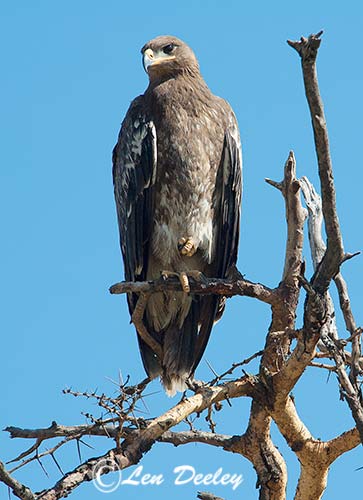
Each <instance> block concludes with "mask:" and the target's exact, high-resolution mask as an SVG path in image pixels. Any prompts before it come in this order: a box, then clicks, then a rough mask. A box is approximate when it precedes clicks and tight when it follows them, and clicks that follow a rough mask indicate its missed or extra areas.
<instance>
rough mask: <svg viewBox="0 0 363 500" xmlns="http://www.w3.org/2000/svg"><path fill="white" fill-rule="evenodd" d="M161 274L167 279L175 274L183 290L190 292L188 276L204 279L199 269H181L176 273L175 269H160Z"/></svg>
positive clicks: (197, 279) (198, 279)
mask: <svg viewBox="0 0 363 500" xmlns="http://www.w3.org/2000/svg"><path fill="white" fill-rule="evenodd" d="M161 276H162V277H163V278H165V279H168V278H170V277H171V276H176V277H177V278H178V279H179V281H180V284H181V287H182V289H183V292H185V293H189V292H190V284H189V277H190V278H193V279H194V280H195V281H199V282H202V281H203V280H204V275H203V273H202V272H200V271H186V272H185V271H182V272H180V273H176V272H175V271H161Z"/></svg>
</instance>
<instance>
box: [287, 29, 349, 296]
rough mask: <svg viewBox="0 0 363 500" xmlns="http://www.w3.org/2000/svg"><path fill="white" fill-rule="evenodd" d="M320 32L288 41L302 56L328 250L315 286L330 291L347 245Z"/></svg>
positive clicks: (316, 277) (321, 292) (318, 270)
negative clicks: (323, 91) (320, 69)
mask: <svg viewBox="0 0 363 500" xmlns="http://www.w3.org/2000/svg"><path fill="white" fill-rule="evenodd" d="M321 35H322V31H320V32H319V33H317V34H316V35H310V36H309V37H308V38H301V39H300V41H298V42H291V41H289V42H288V43H289V45H290V46H291V47H293V48H294V49H295V50H297V52H298V53H299V55H300V57H301V64H302V70H303V78H304V85H305V93H306V98H307V101H308V105H309V109H310V115H311V119H312V125H313V130H314V140H315V150H316V154H317V158H318V165H319V177H320V184H321V194H322V209H323V215H324V222H325V230H326V234H327V250H326V253H325V255H324V258H323V260H322V262H321V265H320V266H319V268H318V269H317V272H316V274H315V277H314V281H313V285H314V288H315V289H316V290H317V291H318V292H319V293H320V294H323V293H324V292H326V291H327V289H328V287H329V284H330V281H331V279H332V278H333V277H334V276H335V275H336V274H337V273H338V272H339V268H340V265H341V263H342V262H343V260H344V247H343V240H342V236H341V232H340V226H339V219H338V215H337V209H336V195H335V187H334V179H333V168H332V161H331V157H330V148H329V139H328V130H327V126H326V121H325V114H324V107H323V102H322V99H321V96H320V92H319V85H318V78H317V72H316V56H317V53H318V48H319V46H320V43H321V40H320V36H321Z"/></svg>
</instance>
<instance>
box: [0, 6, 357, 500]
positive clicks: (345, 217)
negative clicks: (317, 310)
mask: <svg viewBox="0 0 363 500" xmlns="http://www.w3.org/2000/svg"><path fill="white" fill-rule="evenodd" d="M1 11H2V13H1V20H0V28H1V29H0V39H1V45H2V47H3V50H2V76H1V78H0V86H1V98H2V99H1V100H2V103H1V118H0V120H1V130H2V133H1V139H0V141H1V153H0V154H1V170H0V174H1V177H2V178H1V183H0V186H1V187H0V189H1V196H0V204H1V214H2V224H1V225H2V236H3V238H2V245H1V247H0V253H1V262H2V264H3V265H2V271H1V277H2V279H1V304H2V314H1V318H0V323H1V330H2V332H3V334H2V350H1V354H0V356H1V362H0V374H1V380H2V381H3V384H2V398H1V403H0V408H1V411H0V427H1V428H4V427H5V426H7V425H18V426H23V427H42V426H48V425H50V423H51V421H52V420H56V421H57V422H59V423H62V424H68V425H70V424H77V423H83V422H84V417H83V416H82V415H81V412H82V411H86V412H93V413H94V414H95V415H97V416H98V414H99V412H98V409H97V407H95V406H94V405H93V404H92V403H91V402H89V401H85V400H80V399H75V398H71V397H70V396H64V395H62V393H61V391H62V389H63V388H64V387H67V386H72V387H73V388H74V389H79V390H85V389H89V390H93V389H95V388H98V389H99V391H107V392H109V393H112V392H113V391H114V390H115V386H114V385H113V383H112V382H111V381H110V379H117V377H118V373H119V370H120V371H121V372H122V374H123V376H124V377H126V376H127V375H128V374H130V376H131V379H132V381H134V382H136V381H139V380H140V379H141V378H142V377H143V376H144V374H143V369H142V366H141V361H140V359H139V354H138V350H137V344H136V339H135V334H134V331H133V328H132V327H131V326H130V325H129V318H128V312H127V307H126V303H125V300H124V298H120V297H113V296H110V295H109V294H108V287H109V286H110V285H111V284H113V283H115V282H117V281H119V280H121V279H122V276H123V269H122V264H121V257H120V251H119V243H118V231H117V224H116V215H115V208H114V201H113V191H112V180H111V150H112V147H113V145H114V143H115V141H116V137H117V134H118V130H119V126H120V123H121V120H122V118H123V116H124V115H125V112H126V110H127V108H128V106H129V103H130V101H131V100H132V99H133V98H134V97H135V96H136V95H138V94H139V93H142V92H143V91H144V89H145V87H146V85H147V77H146V75H145V73H144V71H143V69H142V65H141V57H140V48H141V47H142V45H143V44H144V43H145V42H146V41H147V40H149V39H150V38H153V37H154V36H157V35H159V34H167V33H169V34H174V35H176V36H179V37H180V38H182V39H184V40H185V41H186V42H188V43H189V44H190V45H191V46H192V48H193V49H194V51H195V53H196V55H197V57H198V59H199V61H200V65H201V70H202V73H203V75H204V77H205V79H206V81H207V83H208V85H209V86H210V88H211V89H212V90H213V91H214V92H215V93H216V94H218V95H220V96H222V97H224V98H226V99H227V100H228V101H229V102H230V103H231V105H232V106H233V108H234V110H235V112H236V114H237V118H238V121H239V124H240V129H241V136H242V141H243V151H244V183H245V190H244V199H243V216H242V228H241V243H240V253H239V268H240V270H241V271H242V272H243V273H244V274H245V275H246V277H247V278H248V279H251V280H255V281H261V282H263V283H265V284H267V285H269V286H276V285H277V284H278V282H279V280H280V278H281V272H282V268H283V254H284V246H285V237H286V234H285V222H284V221H285V214H284V206H283V200H282V198H281V196H280V195H279V193H278V192H277V191H276V190H274V189H272V188H271V187H270V186H268V185H266V184H265V183H264V178H265V177H270V178H272V179H275V180H280V179H281V177H282V167H283V164H284V162H285V160H286V158H287V155H288V152H289V150H290V149H293V150H294V152H295V155H296V158H297V165H298V175H299V176H302V175H307V176H308V177H309V178H310V180H311V181H312V182H313V183H315V185H317V184H316V183H317V173H316V172H317V168H316V161H315V153H314V148H313V142H312V132H311V127H310V119H309V115H308V110H307V105H306V101H305V97H304V94H303V87H302V78H301V71H300V64H299V59H298V56H297V55H296V54H295V53H294V51H293V50H292V49H290V48H289V47H288V46H287V44H286V39H288V38H291V39H296V38H298V37H300V36H301V35H306V34H309V33H311V32H317V31H319V30H320V29H324V30H325V33H324V37H323V44H322V47H321V49H320V53H319V60H318V64H319V66H318V69H319V79H320V86H321V91H322V95H323V99H324V102H325V106H326V114H327V119H328V126H329V133H330V140H331V149H332V157H333V164H334V172H335V180H336V186H337V191H338V209H339V215H340V221H341V225H342V230H343V235H344V241H345V246H346V250H347V251H357V250H362V249H363V233H362V230H361V217H362V207H361V186H362V183H363V169H362V168H361V155H360V150H359V148H360V145H361V142H362V120H361V116H362V114H363V109H362V108H363V105H362V102H363V101H362V97H361V95H362V94H361V92H362V88H363V70H362V64H361V30H362V22H363V7H362V5H361V4H360V2H358V1H356V2H345V3H344V7H343V4H342V3H338V2H334V3H333V2H324V1H322V2H319V4H318V5H316V4H315V2H311V1H309V0H308V1H307V2H305V3H304V7H303V8H302V6H301V4H297V3H293V2H282V1H280V2H278V1H277V2H274V3H272V2H271V3H270V2H255V3H254V4H253V5H252V3H250V2H248V3H247V2H241V1H237V0H236V1H226V2H217V1H201V0H199V1H183V2H174V3H171V2H165V1H161V0H154V1H153V2H146V1H144V0H139V2H137V3H135V2H133V3H129V2H121V1H116V0H108V1H107V2H96V1H93V0H88V1H85V0H79V1H77V2H72V1H70V0H64V1H62V2H49V1H45V0H38V1H33V2H28V1H24V0H19V1H17V2H8V3H7V4H5V2H2V7H1ZM4 49H6V50H4ZM305 257H306V259H307V264H308V269H309V272H311V264H310V260H309V251H308V248H306V250H305ZM362 271H363V260H362V258H361V257H358V258H356V259H354V260H352V261H349V262H348V263H347V264H346V265H345V267H344V274H345V276H346V278H347V280H348V283H349V287H350V294H351V299H352V305H353V309H354V311H355V315H356V321H357V323H358V324H362V322H363V318H362V307H361V304H362V299H363V291H362V286H361V281H360V277H361V276H362ZM269 319H270V315H269V309H268V307H266V306H265V305H262V304H259V303H256V302H255V301H252V300H250V299H247V298H239V299H233V300H231V301H229V303H228V307H227V311H226V313H225V315H224V317H223V320H222V321H221V322H220V323H219V324H218V325H216V327H215V329H214V331H213V334H212V338H211V341H210V344H209V346H208V349H207V352H206V355H205V358H204V359H208V361H209V362H210V363H211V364H212V366H213V367H214V369H215V370H216V371H217V372H221V371H223V370H225V369H227V368H228V367H229V366H230V365H231V363H232V362H236V361H239V360H241V359H243V358H245V357H247V356H249V355H250V354H252V353H254V352H255V351H257V350H259V349H261V347H262V346H263V344H264V340H265V334H266V331H267V328H268V325H269ZM299 321H301V319H299V320H298V324H299ZM338 322H339V326H340V331H341V335H342V336H345V335H346V333H345V332H344V329H343V326H342V321H341V317H340V314H339V313H338ZM248 369H249V371H251V372H254V371H255V370H256V365H251V366H250V367H249V368H248ZM197 376H198V377H199V378H203V379H210V378H211V377H212V374H211V372H210V370H209V368H208V366H207V364H206V363H205V361H202V363H201V365H200V367H199V369H198V372H197ZM150 391H151V390H150ZM152 391H157V394H155V395H153V396H149V398H147V404H148V411H149V415H150V416H152V415H155V414H157V413H160V411H162V409H166V408H167V407H168V405H170V404H171V403H172V401H170V400H168V399H167V398H166V396H165V395H164V394H163V393H162V392H161V390H160V386H159V384H158V382H155V383H153V385H152ZM294 393H295V396H296V402H297V406H298V409H299V412H300V414H301V416H302V417H303V419H304V421H305V423H306V425H307V426H308V427H309V428H310V430H311V431H312V433H313V434H314V435H315V436H316V437H320V438H321V439H327V438H331V437H333V436H335V435H337V434H338V433H340V432H342V431H343V430H345V429H348V428H350V427H351V426H352V418H351V416H350V414H349V410H348V408H347V406H346V405H345V404H344V403H342V402H340V401H339V393H338V389H337V383H336V381H335V379H334V377H331V378H330V380H329V381H327V377H326V373H325V372H322V371H319V370H316V369H313V368H311V369H310V370H308V371H307V373H306V376H305V378H304V380H303V381H301V382H300V383H299V384H298V386H297V387H296V389H295V391H294ZM248 409H249V401H247V400H246V401H245V400H242V401H236V402H233V407H232V409H230V408H228V407H226V408H225V409H224V412H220V413H219V414H218V415H217V416H216V420H217V423H218V427H217V431H218V432H224V433H228V434H234V433H241V432H243V430H244V428H245V425H246V422H247V419H248ZM201 420H203V419H201ZM201 425H203V422H201ZM273 433H274V437H275V440H276V443H277V444H278V446H279V448H280V449H281V451H282V452H283V454H284V456H285V458H286V459H287V461H288V465H289V467H290V472H289V495H290V497H291V496H292V493H293V491H294V488H295V486H296V481H297V473H298V463H297V461H296V459H295V457H294V456H293V454H292V453H291V452H290V451H289V450H288V449H287V447H286V445H285V444H284V442H283V440H282V439H281V438H280V437H279V436H278V432H277V431H276V429H273ZM0 439H1V444H0V449H1V454H0V458H1V459H2V460H8V459H10V458H13V457H14V456H15V455H16V454H17V453H19V452H20V451H21V450H24V449H25V447H26V446H28V445H29V446H30V443H24V442H20V441H19V442H17V441H10V440H9V438H8V435H7V434H6V433H2V434H1V436H0ZM89 442H90V443H91V444H92V445H93V446H95V447H96V449H95V450H91V451H89V450H88V449H86V448H84V456H85V457H86V456H92V455H97V454H100V453H102V451H103V450H105V449H106V446H107V443H105V442H103V441H102V440H98V439H96V438H93V439H91V440H89ZM59 461H60V463H61V465H62V467H63V469H65V470H70V469H72V468H73V467H74V466H76V465H77V451H76V447H75V445H74V446H73V443H72V444H70V445H69V446H68V448H67V449H65V450H64V452H63V453H60V454H59ZM182 464H190V465H192V466H194V467H195V468H196V470H198V472H204V473H207V472H215V471H216V470H217V469H218V468H219V467H223V470H225V471H226V472H230V473H239V474H242V475H243V477H244V482H243V483H242V485H241V486H240V487H239V488H238V489H237V490H236V491H233V490H232V489H231V488H230V487H228V486H225V487H223V486H219V487H216V488H215V489H214V490H213V491H214V492H215V493H216V494H218V495H220V496H224V497H225V498H228V499H232V500H233V499H234V498H249V499H253V498H258V493H257V490H255V489H254V486H255V475H254V471H253V469H252V466H251V465H250V463H249V462H248V461H247V460H244V459H242V458H241V457H239V456H234V455H233V456H232V455H230V454H226V453H225V452H222V451H220V450H214V449H211V448H210V447H208V448H206V447H203V446H202V445H198V446H197V445H188V446H186V447H184V448H183V447H180V448H177V449H174V448H172V447H171V446H170V445H167V444H163V445H162V444H159V445H155V447H154V448H153V449H152V451H151V453H149V454H148V455H147V456H146V457H145V458H144V460H143V461H142V465H143V466H144V472H146V473H152V474H160V473H162V474H164V476H165V482H164V483H163V485H161V486H144V487H141V486H139V487H133V486H122V488H123V489H121V490H120V489H119V490H117V491H116V492H115V493H112V494H110V498H124V499H129V498H133V497H134V496H135V495H136V494H137V497H138V498H140V499H146V498H147V499H154V498H160V496H163V497H170V496H171V495H173V498H174V499H175V500H178V499H185V498H195V497H196V491H197V490H198V489H200V488H199V487H197V486H192V485H188V486H178V487H177V486H174V485H173V480H174V476H173V472H172V471H173V469H174V467H176V466H178V465H182ZM44 465H45V466H46V468H47V470H48V473H49V476H50V477H49V478H47V477H46V476H45V475H44V473H43V472H42V471H41V469H40V467H39V466H38V465H37V464H32V466H29V467H28V468H24V470H22V471H20V472H19V474H18V476H17V477H18V478H19V480H21V481H23V482H25V483H27V484H29V485H30V486H31V487H32V488H33V489H34V490H39V489H42V488H45V487H47V486H50V485H51V484H53V483H54V482H55V481H56V480H57V479H58V478H59V474H58V472H57V470H56V467H55V466H54V463H52V462H51V461H50V460H44ZM362 465H363V455H362V452H361V449H356V450H354V451H353V452H351V453H349V454H347V455H346V456H344V457H343V458H341V459H340V460H339V461H338V462H337V463H336V464H334V465H333V467H332V468H331V474H330V479H329V484H328V488H327V492H326V498H329V500H338V499H340V498H342V496H343V495H344V496H345V497H347V498H349V497H352V496H353V494H354V493H356V492H357V491H358V487H359V488H360V485H361V480H362V471H360V472H355V469H356V468H357V467H361V466H362ZM133 470H134V469H133ZM343 474H344V482H343V481H341V477H342V475H343ZM125 477H126V475H125ZM135 488H137V491H136V492H135ZM0 493H1V494H2V496H4V493H6V489H5V488H2V487H0ZM72 498H74V499H76V500H77V499H78V500H83V499H86V498H87V499H88V498H94V499H101V498H104V496H103V494H102V493H99V492H98V491H97V490H96V489H95V488H94V486H93V485H92V484H87V485H84V486H82V487H81V488H79V489H78V490H77V491H75V493H74V494H73V497H72Z"/></svg>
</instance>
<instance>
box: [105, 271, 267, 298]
mask: <svg viewBox="0 0 363 500" xmlns="http://www.w3.org/2000/svg"><path fill="white" fill-rule="evenodd" d="M180 290H181V285H180V281H179V280H178V279H177V278H175V277H172V276H170V277H169V276H168V277H164V276H162V277H160V278H159V279H157V280H155V281H137V282H133V281H130V282H128V281H123V282H121V283H116V284H115V285H112V286H111V287H110V293H111V294H122V293H151V292H162V291H180ZM190 292H191V293H193V294H201V295H208V294H216V295H224V296H226V297H232V296H234V295H244V296H246V297H253V298H255V299H258V300H261V301H262V302H266V303H267V304H273V303H274V302H275V301H276V297H275V292H274V290H272V289H271V288H268V287H267V286H265V285H262V284H261V283H252V282H251V281H248V280H241V279H237V280H233V281H231V280H224V279H217V278H206V277H205V276H204V277H203V278H201V279H200V281H199V280H198V281H196V280H195V279H194V278H192V277H191V278H190Z"/></svg>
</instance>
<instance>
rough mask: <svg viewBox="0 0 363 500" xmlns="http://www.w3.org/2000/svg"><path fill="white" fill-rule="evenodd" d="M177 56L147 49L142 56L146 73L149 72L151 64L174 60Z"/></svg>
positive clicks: (155, 64)
mask: <svg viewBox="0 0 363 500" xmlns="http://www.w3.org/2000/svg"><path fill="white" fill-rule="evenodd" d="M173 59H175V56H168V55H166V54H164V53H163V52H154V51H153V50H152V49H146V50H145V52H144V55H143V58H142V63H143V66H144V70H145V71H146V73H148V72H149V68H150V66H158V65H160V64H163V63H164V62H167V61H172V60H173Z"/></svg>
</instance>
